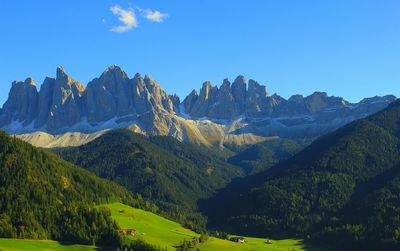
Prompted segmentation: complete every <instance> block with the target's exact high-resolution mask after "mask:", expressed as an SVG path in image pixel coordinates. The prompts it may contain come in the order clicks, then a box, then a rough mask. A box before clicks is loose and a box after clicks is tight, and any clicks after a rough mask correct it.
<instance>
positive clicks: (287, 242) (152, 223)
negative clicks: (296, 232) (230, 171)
mask: <svg viewBox="0 0 400 251" xmlns="http://www.w3.org/2000/svg"><path fill="white" fill-rule="evenodd" d="M103 206H105V207H107V208H109V209H110V210H111V215H112V217H113V219H115V220H116V221H117V223H118V224H119V225H120V227H121V228H123V229H135V230H136V231H137V235H136V236H135V237H130V238H133V239H138V238H139V239H142V240H143V241H145V242H147V243H150V244H153V245H155V246H158V247H162V248H167V249H168V250H175V249H176V247H177V246H178V245H180V244H181V243H182V242H183V240H190V239H193V238H195V237H196V238H197V237H199V234H197V233H195V232H193V231H191V230H189V229H186V228H184V227H182V226H181V225H180V224H178V223H176V222H173V221H170V220H168V219H165V218H163V217H161V216H158V215H156V214H153V213H150V212H146V211H143V210H140V209H136V208H132V207H129V206H126V205H124V204H121V203H112V204H107V205H103ZM244 238H245V240H246V243H244V244H240V243H236V242H232V241H229V240H221V239H218V238H214V237H210V238H209V239H208V241H207V242H205V243H203V244H200V245H199V246H198V248H199V249H200V250H201V251H213V250H234V251H257V250H267V251H268V250H270V251H283V250H286V251H288V250H289V251H292V250H296V251H301V250H307V251H318V250H323V249H321V248H317V247H312V246H309V245H307V244H306V243H304V241H303V240H301V239H284V240H271V241H272V244H266V241H267V239H263V238H252V237H244Z"/></svg>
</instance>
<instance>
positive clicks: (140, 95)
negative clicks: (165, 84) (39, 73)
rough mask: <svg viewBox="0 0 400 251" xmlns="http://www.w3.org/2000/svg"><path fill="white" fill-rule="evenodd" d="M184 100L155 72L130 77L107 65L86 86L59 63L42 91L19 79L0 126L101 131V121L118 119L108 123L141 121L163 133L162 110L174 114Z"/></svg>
mask: <svg viewBox="0 0 400 251" xmlns="http://www.w3.org/2000/svg"><path fill="white" fill-rule="evenodd" d="M179 102H180V101H179V98H178V97H177V96H175V97H173V96H169V95H168V94H167V93H166V92H165V91H164V90H163V89H162V88H161V87H160V85H159V84H158V83H157V82H156V81H154V80H153V79H152V78H151V77H150V76H147V75H146V76H145V77H144V78H143V77H141V75H140V74H136V75H135V76H134V77H133V78H132V79H130V78H129V77H128V76H127V74H126V73H125V72H124V71H123V70H122V69H121V68H120V67H118V66H116V65H114V66H110V67H108V68H107V69H106V70H105V71H104V72H103V74H102V75H101V76H100V77H99V78H95V79H93V80H92V81H91V82H90V83H89V84H88V86H87V88H85V87H84V86H83V85H82V84H81V83H79V82H78V81H76V80H74V79H73V78H71V77H70V76H69V75H68V74H67V73H66V72H65V71H64V69H63V68H62V67H59V68H57V72H56V78H51V77H46V79H45V80H44V82H43V84H42V85H41V88H40V91H39V92H38V91H37V89H36V85H35V83H34V82H33V80H32V79H31V78H28V79H27V80H25V82H14V83H13V84H12V88H11V90H10V94H9V98H8V100H7V102H6V103H5V104H4V106H3V109H2V114H1V115H0V126H1V127H5V128H11V124H12V123H15V122H17V123H19V124H21V123H22V124H23V125H24V126H26V125H28V124H30V123H32V122H33V126H32V127H33V128H30V129H29V130H28V129H27V128H23V127H21V126H19V127H18V128H14V129H16V130H15V131H21V132H27V131H35V130H41V131H46V132H51V133H62V132H66V131H69V130H77V131H96V130H97V129H96V126H98V125H99V124H102V123H106V122H107V121H110V120H116V122H115V121H114V124H112V123H111V124H110V125H109V127H112V126H118V125H115V123H117V124H118V123H120V124H124V126H126V125H127V124H129V123H136V122H137V123H142V124H141V125H140V127H143V128H151V131H152V132H154V133H162V132H165V131H168V130H167V129H165V126H166V125H163V126H161V125H160V124H159V123H163V122H164V120H165V119H164V120H161V121H157V120H160V119H158V118H159V117H160V116H161V115H159V114H174V113H175V109H177V108H178V107H179ZM170 124H171V123H169V125H168V126H171V125H170ZM102 126H103V127H107V125H102ZM25 129H26V130H25ZM102 129H104V128H102ZM149 130H150V129H149Z"/></svg>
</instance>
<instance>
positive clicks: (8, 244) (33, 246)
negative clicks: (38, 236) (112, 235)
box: [0, 239, 106, 251]
mask: <svg viewBox="0 0 400 251" xmlns="http://www.w3.org/2000/svg"><path fill="white" fill-rule="evenodd" d="M0 250H2V251H36V250H37V251H42V250H52V251H68V250H72V251H90V250H99V251H100V250H106V249H99V248H98V247H95V246H84V245H74V244H69V243H60V242H57V241H47V240H22V239H0Z"/></svg>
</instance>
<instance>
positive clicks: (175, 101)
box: [168, 93, 181, 112]
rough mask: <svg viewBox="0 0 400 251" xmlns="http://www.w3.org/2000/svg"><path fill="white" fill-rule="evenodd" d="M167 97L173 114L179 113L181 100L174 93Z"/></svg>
mask: <svg viewBox="0 0 400 251" xmlns="http://www.w3.org/2000/svg"><path fill="white" fill-rule="evenodd" d="M168 97H169V99H170V100H171V102H172V105H173V106H174V111H175V112H179V111H180V104H181V100H180V98H179V97H178V95H176V93H174V95H168Z"/></svg>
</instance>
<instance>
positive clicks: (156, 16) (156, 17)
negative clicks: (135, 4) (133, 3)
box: [138, 8, 168, 23]
mask: <svg viewBox="0 0 400 251" xmlns="http://www.w3.org/2000/svg"><path fill="white" fill-rule="evenodd" d="M138 10H139V11H140V13H141V14H142V15H143V16H144V17H145V18H146V19H147V20H150V21H152V22H157V23H161V22H164V19H165V18H167V17H168V14H167V13H161V12H159V11H158V10H151V9H145V10H143V9H140V8H138Z"/></svg>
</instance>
